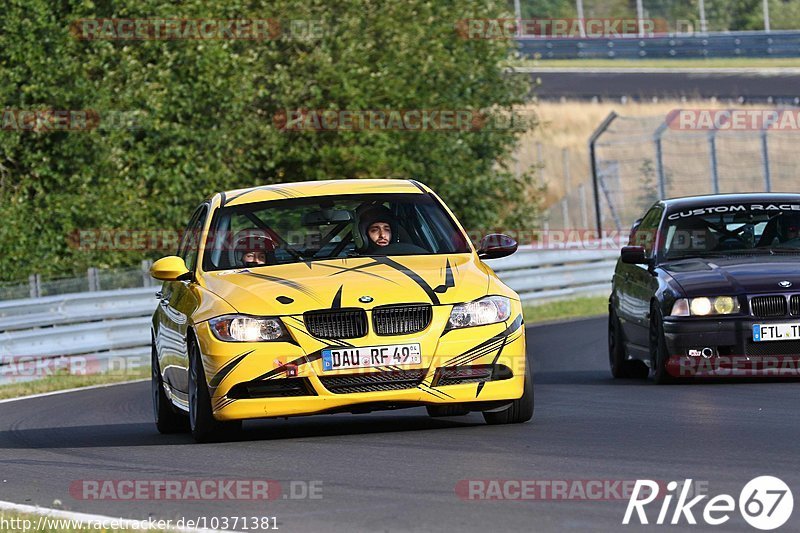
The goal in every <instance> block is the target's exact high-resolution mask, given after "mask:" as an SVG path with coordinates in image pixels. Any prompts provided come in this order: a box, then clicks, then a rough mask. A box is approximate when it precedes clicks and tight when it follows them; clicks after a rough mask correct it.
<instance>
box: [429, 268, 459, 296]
mask: <svg viewBox="0 0 800 533" xmlns="http://www.w3.org/2000/svg"><path fill="white" fill-rule="evenodd" d="M455 286H456V282H455V280H454V279H453V269H451V268H450V260H449V259H448V260H447V264H445V266H444V283H443V284H442V285H439V286H438V287H436V288H435V289H433V292H436V293H438V294H444V293H446V292H447V289H451V288H453V287H455Z"/></svg>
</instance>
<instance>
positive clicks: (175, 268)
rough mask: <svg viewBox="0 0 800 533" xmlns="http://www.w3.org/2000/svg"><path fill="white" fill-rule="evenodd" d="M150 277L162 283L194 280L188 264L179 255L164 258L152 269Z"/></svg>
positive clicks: (154, 264)
mask: <svg viewBox="0 0 800 533" xmlns="http://www.w3.org/2000/svg"><path fill="white" fill-rule="evenodd" d="M150 275H151V276H153V277H154V278H156V279H159V280H161V281H186V280H190V279H192V273H191V272H189V269H188V268H186V263H184V262H183V259H181V258H180V257H178V256H177V255H169V256H167V257H162V258H161V259H159V260H158V261H156V262H155V263H153V266H151V267H150Z"/></svg>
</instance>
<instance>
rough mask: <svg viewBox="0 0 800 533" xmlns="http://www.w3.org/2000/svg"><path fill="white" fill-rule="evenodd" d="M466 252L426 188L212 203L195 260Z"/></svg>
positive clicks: (209, 264) (222, 262) (219, 262)
mask: <svg viewBox="0 0 800 533" xmlns="http://www.w3.org/2000/svg"><path fill="white" fill-rule="evenodd" d="M469 251H470V249H469V247H468V246H467V243H466V239H465V238H464V236H463V233H462V232H461V231H460V230H459V229H458V228H457V226H456V224H455V223H454V221H453V220H452V218H451V217H450V216H449V214H448V213H447V212H446V211H445V210H444V209H443V208H442V207H441V205H440V204H439V203H438V202H437V201H436V200H435V199H434V198H433V197H431V196H430V195H428V194H360V195H342V196H324V197H310V198H296V199H286V200H273V201H269V202H261V203H253V204H244V205H240V206H231V207H222V208H220V209H218V210H217V213H216V214H215V216H214V221H213V222H212V226H211V231H210V233H209V237H208V239H207V243H206V253H205V258H204V265H203V266H204V269H205V270H206V271H210V270H222V269H229V268H241V267H254V266H262V265H278V264H286V263H294V262H300V261H318V260H323V259H333V258H344V257H354V256H376V255H430V254H443V253H466V252H469Z"/></svg>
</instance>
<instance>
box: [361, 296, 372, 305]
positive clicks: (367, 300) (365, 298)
mask: <svg viewBox="0 0 800 533" xmlns="http://www.w3.org/2000/svg"><path fill="white" fill-rule="evenodd" d="M358 301H359V302H361V303H362V304H368V303H370V302H371V301H372V296H362V297H361V298H359V299H358Z"/></svg>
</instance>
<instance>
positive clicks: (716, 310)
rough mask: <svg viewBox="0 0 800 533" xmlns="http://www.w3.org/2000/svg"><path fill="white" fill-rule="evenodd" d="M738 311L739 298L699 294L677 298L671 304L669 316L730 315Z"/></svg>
mask: <svg viewBox="0 0 800 533" xmlns="http://www.w3.org/2000/svg"><path fill="white" fill-rule="evenodd" d="M738 312H739V300H738V299H737V298H736V297H735V296H711V297H706V296H700V297H698V298H679V299H678V300H675V303H674V304H673V305H672V312H671V313H670V315H671V316H714V315H732V314H734V313H738Z"/></svg>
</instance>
